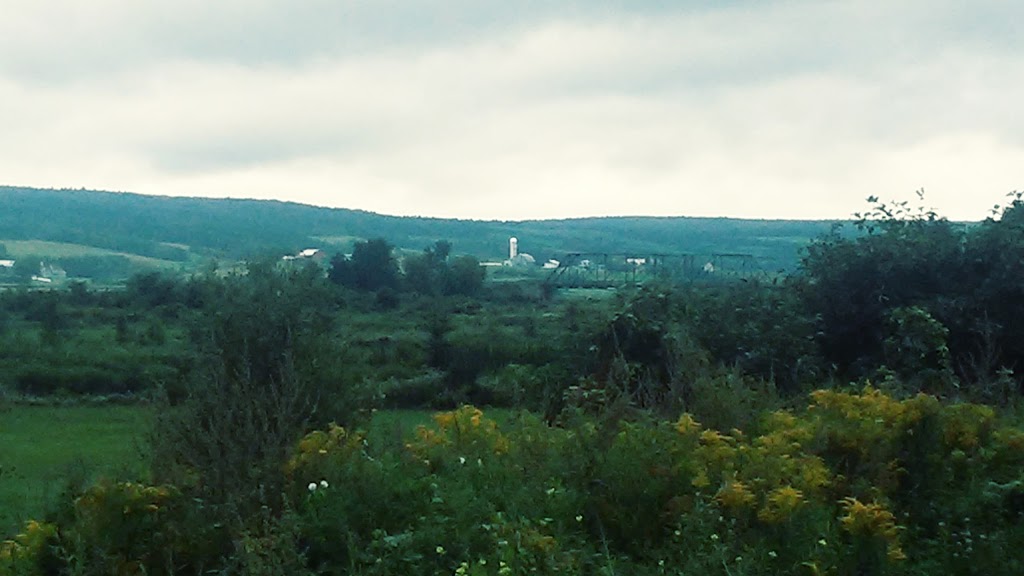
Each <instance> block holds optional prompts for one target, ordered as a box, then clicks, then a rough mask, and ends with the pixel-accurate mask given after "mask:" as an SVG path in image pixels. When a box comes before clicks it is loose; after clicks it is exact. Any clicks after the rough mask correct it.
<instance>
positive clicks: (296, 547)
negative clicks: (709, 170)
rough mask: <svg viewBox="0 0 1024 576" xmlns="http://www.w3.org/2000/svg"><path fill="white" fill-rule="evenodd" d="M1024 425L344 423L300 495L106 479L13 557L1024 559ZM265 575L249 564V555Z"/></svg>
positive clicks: (380, 562) (854, 417) (619, 563)
mask: <svg viewBox="0 0 1024 576" xmlns="http://www.w3.org/2000/svg"><path fill="white" fill-rule="evenodd" d="M1022 465H1024V432H1021V430H1020V429H1019V428H1016V427H1013V426H1008V425H1006V424H1004V423H1003V422H1002V421H1001V420H1000V419H999V418H998V417H997V416H996V414H995V413H994V411H993V410H992V409H990V408H988V407H985V406H981V405H975V404H947V403H943V402H941V401H939V400H937V399H936V398H935V397H932V396H927V395H923V394H921V395H917V396H914V397H911V398H907V399H905V400H899V399H897V398H894V397H892V396H890V395H888V394H886V393H884V392H881V391H879V390H877V389H874V388H871V387H867V388H865V389H863V390H862V391H860V392H841V391H829V390H819V391H815V392H814V393H812V394H811V396H810V399H809V403H808V405H807V406H806V407H805V408H802V409H793V410H776V411H770V412H763V413H761V414H759V415H758V417H757V418H756V422H755V423H754V424H752V426H751V427H750V428H749V429H746V430H740V429H731V430H716V429H714V428H709V427H705V426H703V425H702V424H701V423H699V422H698V421H697V420H696V419H695V418H694V417H693V416H691V415H690V414H689V413H684V414H683V415H682V416H681V417H679V418H678V419H677V420H676V421H675V422H666V421H664V420H657V419H653V418H651V417H648V416H644V415H642V414H640V413H617V412H616V411H615V410H609V411H606V412H605V413H603V414H601V415H598V416H588V415H585V414H583V413H579V412H577V413H569V414H566V415H565V417H564V420H563V422H562V423H561V424H560V425H557V426H552V425H549V424H546V423H544V422H543V421H541V420H540V419H538V418H536V417H534V416H531V415H530V414H528V413H523V414H521V415H519V416H517V417H514V418H512V419H510V420H509V422H508V423H506V424H505V425H503V426H499V425H498V424H497V423H496V422H495V421H494V420H491V419H490V418H488V417H487V416H486V415H485V414H484V413H483V412H482V411H481V410H479V409H477V408H474V407H472V406H464V407H462V408H459V409H457V410H453V411H450V412H441V413H437V414H436V415H435V416H434V418H433V421H432V422H431V423H430V424H429V425H423V426H420V427H418V428H417V429H416V430H415V431H414V432H412V433H411V434H410V435H409V436H407V437H406V438H405V439H404V441H403V442H400V443H396V442H394V441H392V440H391V439H389V438H386V437H385V438H378V437H374V436H369V435H367V434H366V433H363V432H360V431H350V430H348V429H346V428H342V427H340V426H336V425H331V426H328V427H327V428H325V429H323V430H318V431H313V432H311V433H309V434H307V435H306V436H305V437H303V438H302V439H301V440H300V441H299V442H298V443H297V444H296V445H295V446H294V448H293V450H292V451H291V453H290V456H289V457H288V458H287V460H286V461H283V462H281V467H280V469H279V473H280V475H281V476H282V478H283V483H282V485H283V486H284V495H283V499H282V500H281V501H282V502H283V504H282V506H281V507H280V508H277V509H264V511H263V512H262V513H257V514H254V515H252V516H250V517H248V518H246V519H244V520H242V521H241V522H239V523H237V524H232V525H227V524H224V525H221V524H211V523H204V522H203V521H204V520H208V517H207V516H204V513H203V507H204V505H205V504H204V502H203V501H202V500H197V499H195V498H194V495H195V494H197V492H196V489H195V486H198V485H200V484H201V483H202V482H203V478H202V477H201V476H199V477H197V478H195V484H194V485H193V486H192V487H189V486H186V487H174V486H144V485H140V484H134V483H109V482H107V483H102V484H100V485H97V486H95V487H92V488H90V489H88V490H86V491H85V492H84V493H83V494H81V495H78V496H77V497H76V498H75V499H74V501H73V503H71V504H70V505H69V506H67V507H66V508H65V509H63V510H61V511H59V512H58V513H57V514H55V515H54V516H53V517H52V518H50V519H49V522H47V523H31V524H30V525H29V526H28V527H27V528H26V531H25V533H24V534H22V535H19V536H17V537H16V538H14V539H13V540H10V541H7V542H5V543H4V544H3V545H2V548H0V574H7V573H10V574H32V573H37V574H41V573H62V572H67V573H82V574H110V573H117V574H143V573H144V574H172V573H195V572H198V571H199V570H203V571H206V572H211V571H212V572H215V573H232V570H240V569H242V568H243V567H244V569H245V570H249V571H250V572H252V573H275V572H274V570H282V571H283V572H276V573H313V574H342V573H345V574H364V575H385V574H398V573H404V574H410V575H416V574H424V575H427V574H431V575H432V574H456V575H458V574H475V575H484V574H487V575H504V574H604V573H607V574H613V573H614V574H723V575H733V576H735V575H739V574H744V575H754V574H837V575H855V574H856V575H861V574H928V573H939V572H944V573H950V572H952V573H958V574H975V573H976V574H1006V575H1010V574H1019V573H1020V571H1021V570H1022V569H1024V566H1022V562H1021V560H1020V559H1019V556H1018V554H1016V551H1017V550H1018V549H1019V547H1020V546H1021V545H1024V527H1022V526H1024V525H1022V524H1021V522H1020V521H1021V519H1022V513H1024V505H1022V502H1024V496H1022V494H1024V489H1022V488H1021V486H1022V484H1024V478H1022V477H1021V472H1020V470H1021V466H1022ZM246 573H249V572H246Z"/></svg>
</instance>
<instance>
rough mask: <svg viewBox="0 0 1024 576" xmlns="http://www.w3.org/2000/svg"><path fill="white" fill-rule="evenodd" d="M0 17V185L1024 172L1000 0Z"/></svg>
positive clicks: (473, 193) (694, 180)
mask: <svg viewBox="0 0 1024 576" xmlns="http://www.w3.org/2000/svg"><path fill="white" fill-rule="evenodd" d="M0 9H2V13H3V17H2V18H0V121H2V122H0V184H9V185H21V186H37V187H70V188H79V187H85V188H90V189H100V190H117V191H131V192H139V193H143V194H160V195H173V196H211V197H221V196H230V197H244V198H276V199H282V200H293V201H297V202H303V203H308V204H317V205H323V206H334V207H345V208H361V209H365V210H372V211H375V212H381V213H386V214H399V215H425V216H443V217H460V218H486V219H506V220H512V219H528V218H529V219H532V218H550V217H571V216H592V215H627V214H628V215H687V216H735V217H755V218H845V217H849V216H850V215H851V214H852V213H853V212H856V211H861V210H864V209H866V208H867V203H866V202H865V198H866V197H867V196H869V195H877V196H880V197H882V198H883V199H890V198H891V199H913V198H915V196H914V191H915V190H917V189H919V188H924V189H925V192H926V197H925V200H926V203H927V204H928V206H929V207H935V208H936V209H938V211H939V212H940V213H941V214H943V215H946V216H948V217H950V218H954V219H981V218H984V217H985V216H987V215H988V212H989V210H990V209H991V208H992V205H993V204H995V203H999V202H1002V201H1003V200H1004V198H1005V195H1006V194H1007V193H1008V192H1011V191H1013V190H1018V189H1024V176H1022V173H1021V169H1022V168H1024V39H1022V38H1021V36H1020V29H1019V26H1020V24H1021V23H1022V22H1024V2H1019V1H1016V0H1005V1H1000V0H976V1H972V2H967V1H964V0H856V1H845V2H828V1H821V0H815V1H771V0H757V1H754V0H751V1H724V0H718V1H700V2H698V1H675V2H668V1H665V2H655V1H648V2H642V1H639V0H620V1H610V2H607V1H606V2H599V1H584V0H579V1H572V2H554V1H540V0H537V1H519V2H517V1H514V0H494V1H491V0H404V1H395V0H175V1H173V2H170V1H163V0H159V1H156V0H154V1H139V0H88V1H83V0H0ZM0 209H2V208H0Z"/></svg>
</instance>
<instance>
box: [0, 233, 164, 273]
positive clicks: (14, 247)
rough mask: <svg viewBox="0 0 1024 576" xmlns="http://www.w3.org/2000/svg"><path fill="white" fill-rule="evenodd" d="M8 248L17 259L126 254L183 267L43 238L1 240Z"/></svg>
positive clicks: (152, 263)
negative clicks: (47, 240)
mask: <svg viewBox="0 0 1024 576" xmlns="http://www.w3.org/2000/svg"><path fill="white" fill-rule="evenodd" d="M0 244H3V245H4V246H5V247H6V248H7V253H8V254H9V255H10V257H11V258H14V259H17V258H21V257H28V256H41V257H48V258H74V257H79V256H124V257H125V258H127V259H128V260H130V261H131V262H132V263H134V264H138V265H142V266H147V267H151V268H162V269H169V270H174V269H178V268H180V267H181V263H180V262H172V261H170V260H160V259H159V258H150V257H148V256H140V255H138V254H131V253H128V252H117V251H115V250H106V249H104V248H96V247H94V246H86V245H84V244H69V243H67V242H46V241H43V240H0Z"/></svg>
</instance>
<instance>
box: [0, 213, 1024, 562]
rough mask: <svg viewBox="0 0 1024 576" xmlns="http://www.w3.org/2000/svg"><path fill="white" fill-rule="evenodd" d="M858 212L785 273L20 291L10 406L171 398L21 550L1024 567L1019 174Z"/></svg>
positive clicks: (298, 280) (24, 558)
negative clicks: (972, 207) (560, 281)
mask: <svg viewBox="0 0 1024 576" xmlns="http://www.w3.org/2000/svg"><path fill="white" fill-rule="evenodd" d="M857 227H858V231H857V233H853V234H847V233H843V232H842V231H840V230H837V231H835V232H833V233H831V234H828V235H825V236H823V237H821V238H820V239H818V240H817V241H815V242H814V243H812V244H811V245H810V246H809V247H808V249H807V251H806V257H805V259H804V261H803V265H802V269H801V273H799V274H793V275H790V276H788V277H784V278H782V277H780V278H775V279H771V280H765V281H757V280H751V279H748V280H746V281H735V282H720V283H707V282H701V283H693V284H689V285H673V284H669V283H667V282H654V281H652V282H648V283H645V284H644V285H642V286H638V287H635V288H633V289H628V290H625V289H624V290H615V291H612V290H585V291H575V292H566V293H555V292H552V291H546V290H543V289H542V287H541V286H540V285H539V284H538V283H536V282H535V281H531V280H529V279H527V280H522V281H516V280H515V279H514V278H510V277H502V278H499V279H497V280H491V281H486V279H485V277H484V275H483V269H482V268H481V267H480V266H479V263H478V262H476V260H475V259H474V258H473V257H471V256H463V257H452V256H451V254H450V251H451V244H449V243H447V242H436V241H435V242H432V243H429V244H427V248H426V249H424V250H422V251H420V252H416V253H413V254H408V255H406V257H405V258H403V259H402V261H401V263H399V260H398V259H397V258H396V257H395V253H396V250H395V249H394V247H393V246H392V245H391V244H390V243H389V241H388V240H386V239H384V238H382V237H375V238H376V239H373V240H365V241H357V242H355V243H354V244H353V250H352V253H351V254H350V255H342V256H338V257H336V258H335V259H334V260H333V262H332V263H331V266H330V267H329V268H327V269H323V268H321V267H320V266H318V265H315V264H312V263H308V264H307V263H304V262H302V261H299V262H294V261H293V262H282V261H280V260H279V259H277V258H273V259H268V260H263V261H256V260H254V261H252V262H250V263H249V264H248V265H247V266H246V267H245V268H244V269H238V270H236V271H234V272H231V273H227V274H225V273H223V272H222V271H221V272H218V271H216V270H210V271H209V272H207V273H204V274H197V275H195V276H192V277H190V278H188V279H180V278H177V277H172V276H165V275H160V274H148V275H142V276H136V277H134V278H133V279H132V280H131V281H130V282H129V283H128V284H127V286H126V288H125V289H124V290H120V291H109V292H98V291H93V290H90V289H89V287H88V286H86V285H84V284H73V285H72V286H71V287H70V289H67V290H41V291H29V290H24V289H21V290H12V291H6V292H2V293H0V304H2V306H0V340H2V343H3V347H2V348H0V386H2V388H0V390H2V391H3V396H4V399H5V400H4V401H6V402H30V401H38V400H39V398H41V397H48V398H53V397H55V396H57V397H62V398H77V397H82V396H83V395H93V396H96V395H108V397H112V398H119V399H122V400H124V399H126V398H144V399H145V401H147V402H149V403H151V404H152V405H155V406H156V407H157V413H158V417H157V418H156V419H155V423H154V428H153V431H152V434H151V441H150V443H149V452H150V457H151V460H152V463H151V465H150V467H149V470H148V471H147V473H146V474H143V475H140V476H136V477H127V478H117V479H109V480H104V481H101V482H100V483H98V484H96V485H93V486H85V487H81V486H79V487H77V488H74V489H71V490H69V491H68V493H66V494H65V495H64V496H63V497H62V498H59V499H58V500H56V501H55V504H54V506H53V507H52V508H51V509H50V510H49V511H48V512H47V513H45V514H44V515H42V516H40V517H39V518H38V519H37V520H35V521H31V522H29V523H27V524H26V525H25V527H24V529H23V530H21V531H20V532H19V533H18V534H17V535H15V536H13V537H12V538H11V539H10V540H8V541H6V542H4V543H3V544H2V545H0V574H7V573H11V574H57V573H68V574H72V573H74V574H109V573H118V574H142V573H145V574H174V573H177V574H181V573H188V574H191V573H200V572H202V573H223V574H282V573H288V574H366V575H370V574H395V573H407V574H410V575H414V574H457V575H465V574H469V575H477V576H482V575H494V574H498V575H505V574H528V573H537V574H619V573H621V574H640V575H643V574H652V575H653V574H723V575H731V576H732V575H739V574H750V575H752V574H780V573H781V574H800V573H804V574H838V575H851V576H852V575H862V574H934V573H943V572H946V573H948V572H952V573H958V574H974V573H978V574H1007V575H1010V574H1019V573H1020V572H1021V569H1022V566H1021V564H1020V560H1019V559H1018V556H1019V554H1017V553H1016V551H1017V550H1019V548H1020V547H1021V546H1022V545H1024V528H1022V527H1024V523H1022V519H1024V517H1022V515H1024V476H1022V475H1021V470H1022V465H1024V460H1022V458H1024V432H1022V429H1021V426H1020V421H1019V415H1018V414H1019V405H1020V393H1021V382H1020V378H1019V377H1018V375H1017V374H1016V372H1015V371H1014V370H1015V368H1016V367H1017V365H1018V364H1019V363H1020V361H1021V360H1022V356H1021V355H1022V354H1024V348H1022V347H1021V346H1022V344H1021V342H1020V341H1021V339H1020V337H1019V336H1020V334H1021V333H1022V332H1021V331H1022V330H1024V315H1022V314H1024V312H1022V311H1021V310H1020V307H1019V305H1018V304H1019V301H1020V296H1021V294H1020V291H1021V290H1022V288H1021V286H1024V268H1022V264H1021V262H1024V260H1022V256H1024V234H1022V232H1024V230H1022V227H1024V201H1022V198H1021V197H1020V196H1019V195H1016V196H1014V197H1012V198H1011V201H1010V203H1009V205H1008V206H1007V207H1005V208H1002V209H1000V210H998V211H997V212H996V213H995V214H994V215H993V217H992V218H991V219H989V220H987V221H985V222H983V223H980V224H977V225H973V226H970V227H967V226H962V225H959V224H955V223H951V222H949V221H947V220H945V219H943V218H941V217H939V216H938V215H936V214H934V213H933V212H931V211H928V210H923V209H916V210H915V209H913V208H909V207H908V206H906V205H888V204H881V203H877V202H876V203H875V206H874V208H873V209H872V211H871V212H869V213H868V214H865V215H864V216H863V217H862V218H860V219H859V220H858V222H857ZM474 406H482V407H487V408H488V413H487V414H486V415H485V413H484V412H483V411H481V410H480V409H478V408H475V407H474ZM410 408H411V409H418V410H424V409H429V410H432V411H433V410H440V412H438V413H437V414H435V415H434V416H433V418H432V420H429V421H428V423H427V424H425V425H422V426H419V427H415V428H413V427H404V428H391V429H389V428H386V427H383V428H382V427H381V425H380V418H381V417H382V415H386V414H393V413H394V412H392V411H393V410H396V409H410ZM498 409H500V410H498ZM495 413H496V414H497V416H493V417H490V415H491V414H495ZM4 469H5V465H4V462H2V461H0V481H2V480H4V478H3V477H2V475H3V470H4Z"/></svg>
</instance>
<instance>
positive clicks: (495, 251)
mask: <svg viewBox="0 0 1024 576" xmlns="http://www.w3.org/2000/svg"><path fill="white" fill-rule="evenodd" d="M0 206H3V209H2V210H0V242H2V241H3V240H46V241H53V242H67V243H74V244H83V245H87V246H93V247H98V248H104V249H108V250H114V251H118V252H125V253H130V254H137V255H141V256H147V257H152V258H158V259H164V260H169V261H172V262H186V261H191V260H196V259H201V258H203V257H216V258H222V259H242V258H249V257H253V256H256V255H265V254H267V253H275V254H286V253H292V252H295V251H298V250H301V249H304V248H310V247H321V248H325V249H328V250H330V251H332V252H334V251H342V252H348V251H351V247H352V245H353V243H354V242H355V241H356V240H360V239H363V240H365V239H371V238H384V239H386V240H387V241H388V242H390V243H391V244H392V245H394V246H396V247H397V248H399V249H406V250H413V251H418V250H422V249H423V248H424V247H426V246H429V245H432V244H433V243H434V242H435V241H437V240H441V239H444V240H448V241H450V242H451V243H452V245H453V247H454V250H455V251H456V253H460V254H470V255H473V256H476V257H477V258H479V259H482V260H487V259H492V260H493V259H500V258H503V257H504V256H505V255H506V254H507V242H508V238H509V237H510V236H518V237H520V238H521V239H522V247H523V249H524V251H528V252H530V253H531V254H533V255H534V256H535V257H536V258H537V259H538V260H539V261H544V260H546V259H548V258H558V257H560V256H561V255H563V254H565V253H567V252H611V253H623V252H637V253H641V254H680V253H696V254H711V253H716V252H730V253H748V254H752V255H754V256H756V257H758V258H760V259H762V260H763V266H764V267H765V269H770V270H778V269H792V268H793V267H794V266H795V264H796V262H797V261H798V258H799V249H800V248H801V247H802V246H803V245H805V244H806V243H807V242H808V241H809V240H810V239H812V238H814V237H816V236H817V235H819V234H820V233H822V232H824V231H826V230H828V228H829V226H830V225H831V222H821V221H773V220H739V219H728V218H686V217H678V218H667V217H662V218H655V217H608V218H580V219H567V220H536V221H523V222H502V221H470V220H452V219H440V218H414V217H396V216H385V215H380V214H374V213H371V212H365V211H360V210H348V209H337V208H334V209H332V208H320V207H314V206H307V205H302V204H296V203H291V202H279V201H266V200H234V199H204V198H170V197H155V196H144V195H139V194H130V193H119V192H96V191H89V190H48V189H34V188H16V187H9V186H8V187H4V186H0Z"/></svg>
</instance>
